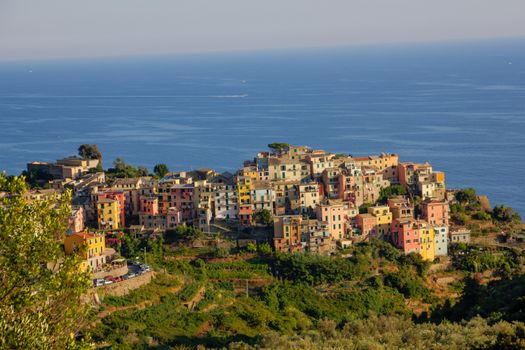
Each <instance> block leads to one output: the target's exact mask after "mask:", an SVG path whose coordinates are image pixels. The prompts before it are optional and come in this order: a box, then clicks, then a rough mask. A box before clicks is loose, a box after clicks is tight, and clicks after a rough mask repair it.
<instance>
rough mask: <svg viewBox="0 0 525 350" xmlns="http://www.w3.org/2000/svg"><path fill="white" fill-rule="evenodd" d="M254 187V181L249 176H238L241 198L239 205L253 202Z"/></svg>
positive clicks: (239, 195)
mask: <svg viewBox="0 0 525 350" xmlns="http://www.w3.org/2000/svg"><path fill="white" fill-rule="evenodd" d="M252 189H253V181H252V178H251V177H249V176H238V177H237V195H238V198H239V205H243V204H244V205H245V204H251V203H252Z"/></svg>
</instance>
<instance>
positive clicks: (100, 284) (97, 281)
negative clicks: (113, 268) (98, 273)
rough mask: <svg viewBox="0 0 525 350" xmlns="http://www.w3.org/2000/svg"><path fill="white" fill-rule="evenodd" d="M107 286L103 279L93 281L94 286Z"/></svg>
mask: <svg viewBox="0 0 525 350" xmlns="http://www.w3.org/2000/svg"><path fill="white" fill-rule="evenodd" d="M104 284H105V280H104V279H103V278H95V279H93V286H95V287H100V286H103V285H104Z"/></svg>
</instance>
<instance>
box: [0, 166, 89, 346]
mask: <svg viewBox="0 0 525 350" xmlns="http://www.w3.org/2000/svg"><path fill="white" fill-rule="evenodd" d="M1 191H5V192H7V193H8V195H7V196H6V197H4V198H2V199H0V272H1V273H0V349H74V348H89V344H87V343H84V342H77V341H76V340H75V335H76V334H77V333H78V332H79V331H80V329H81V327H82V326H83V325H84V322H85V320H86V317H87V311H88V309H87V306H86V305H85V304H84V303H82V302H81V296H82V294H83V293H85V292H86V291H87V288H88V286H89V278H88V276H87V274H84V273H79V260H78V257H76V256H65V254H64V251H63V249H62V245H61V241H62V234H63V232H65V231H66V223H67V218H68V216H69V213H70V208H69V204H68V203H69V201H70V198H69V196H68V195H64V196H63V197H62V198H60V199H59V198H55V199H54V200H50V201H38V202H28V201H27V200H26V199H25V198H24V196H23V194H24V193H25V191H26V187H25V182H24V179H23V178H17V177H12V178H6V177H5V175H4V174H2V175H0V192H1ZM58 261H59V262H60V263H59V264H58V263H56V262H58ZM46 265H48V266H49V265H51V266H54V267H58V266H60V268H59V269H58V271H55V272H53V271H52V270H51V269H49V268H47V267H46Z"/></svg>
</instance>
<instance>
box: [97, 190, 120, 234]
mask: <svg viewBox="0 0 525 350" xmlns="http://www.w3.org/2000/svg"><path fill="white" fill-rule="evenodd" d="M103 199H113V200H116V201H118V203H119V207H120V227H125V226H126V197H125V195H124V192H123V191H104V192H102V193H98V195H97V202H98V201H101V200H103Z"/></svg>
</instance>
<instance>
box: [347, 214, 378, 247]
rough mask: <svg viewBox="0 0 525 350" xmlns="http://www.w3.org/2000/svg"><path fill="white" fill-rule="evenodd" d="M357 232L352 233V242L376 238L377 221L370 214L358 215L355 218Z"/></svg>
mask: <svg viewBox="0 0 525 350" xmlns="http://www.w3.org/2000/svg"><path fill="white" fill-rule="evenodd" d="M355 222H356V225H357V229H358V230H357V232H354V237H353V238H352V239H353V240H358V241H369V240H370V239H371V238H373V237H376V226H377V219H376V217H375V216H373V215H371V214H359V215H357V216H356V218H355Z"/></svg>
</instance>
